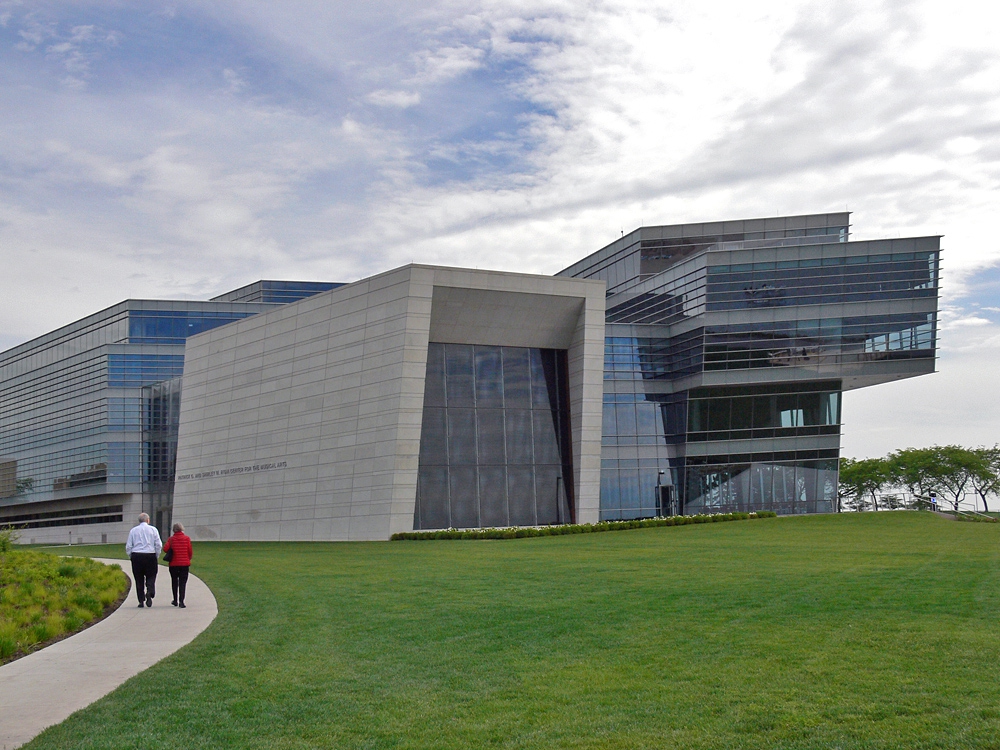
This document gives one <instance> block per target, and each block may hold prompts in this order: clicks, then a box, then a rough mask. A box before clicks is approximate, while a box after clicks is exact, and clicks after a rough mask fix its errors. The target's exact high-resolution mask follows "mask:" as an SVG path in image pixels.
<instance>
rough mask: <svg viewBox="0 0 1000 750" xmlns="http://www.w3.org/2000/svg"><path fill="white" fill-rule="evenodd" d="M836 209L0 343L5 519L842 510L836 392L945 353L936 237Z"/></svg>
mask: <svg viewBox="0 0 1000 750" xmlns="http://www.w3.org/2000/svg"><path fill="white" fill-rule="evenodd" d="M849 219H850V216H849V214H847V213H831V214H815V215H808V216H790V217H775V218H767V219H753V220H740V221H726V222H715V223H702V224H678V225H670V226H655V227H643V228H641V229H637V230H635V231H634V232H632V233H630V234H627V235H624V236H622V237H621V238H620V239H618V240H617V241H615V242H613V243H612V244H610V245H608V246H607V247H604V248H602V249H601V250H598V251H597V252H595V253H593V254H591V255H589V256H588V257H586V258H584V259H583V260H581V261H579V262H577V263H575V264H573V265H572V266H571V267H569V268H567V269H566V270H564V271H562V272H560V274H557V275H556V277H544V276H533V275H528V274H509V273H500V272H492V271H470V270H466V269H448V268H443V267H434V266H418V265H412V266H405V267H403V268H400V269H395V270H393V271H388V272H386V273H384V274H379V275H378V276H375V277H371V278H369V279H362V280H360V281H357V282H354V283H352V284H348V285H340V284H332V283H320V282H278V281H259V282H256V283H254V284H250V285H248V286H246V287H242V288H240V289H237V290H234V291H232V292H229V293H227V294H223V295H220V296H218V297H215V298H214V299H212V300H209V301H148V300H130V301H126V302H123V303H121V304H119V305H116V306H114V307H111V308H108V309H107V310H104V311H102V312H99V313H96V314H94V315H91V316H89V317H87V318H84V319H83V320H80V321H78V322H76V323H73V324H71V325H68V326H65V327H63V328H60V329H59V330H57V331H53V332H52V333H49V334H46V335H44V336H41V337H39V338H37V339H35V340H33V341H29V342H27V343H25V344H22V345H20V346H18V347H15V348H13V349H11V350H9V351H7V352H3V353H0V524H6V523H12V524H15V525H17V526H20V527H22V528H23V529H24V532H23V534H22V536H23V538H24V540H25V541H32V540H33V539H34V540H38V541H42V540H45V541H65V540H66V539H71V540H72V541H74V542H76V541H78V540H81V539H82V540H85V541H101V540H107V539H116V538H118V537H119V536H121V535H122V534H123V533H124V531H125V530H127V528H129V526H131V524H132V522H133V520H134V517H135V515H136V514H137V513H138V512H140V511H146V512H148V513H149V514H150V515H151V517H152V518H153V521H154V523H155V524H156V525H157V526H159V527H160V529H161V530H163V531H165V530H166V528H167V527H168V525H169V524H170V522H171V518H172V514H173V517H174V518H176V517H177V515H176V514H177V513H180V514H182V516H183V520H184V522H185V523H186V524H188V525H189V528H190V529H191V530H192V531H193V534H192V535H193V536H194V537H195V538H201V539H215V538H226V539H317V540H319V539H384V538H386V537H387V536H388V535H389V534H390V533H392V532H395V531H404V530H410V529H434V528H443V527H481V526H503V525H536V524H551V523H563V522H567V521H575V522H587V521H597V520H604V519H629V518H640V517H649V516H655V515H669V514H676V513H684V514H691V513H704V512H716V511H719V512H724V511H730V510H763V509H766V510H774V511H776V512H778V513H780V514H796V513H822V512H833V511H835V510H836V509H837V507H836V491H837V466H838V463H837V461H838V458H839V453H840V432H841V403H842V395H843V393H844V392H845V391H848V390H851V389H854V388H860V387H866V386H871V385H875V384H878V383H885V382H888V381H891V380H895V379H900V378H907V377H913V376H916V375H921V374H925V373H929V372H933V370H934V365H935V355H936V340H937V304H938V267H939V254H940V242H939V238H938V237H916V238H907V239H892V240H869V241H855V240H853V239H852V237H851V232H850V224H849ZM602 343H603V347H602ZM602 349H603V358H602ZM109 535H110V536H109Z"/></svg>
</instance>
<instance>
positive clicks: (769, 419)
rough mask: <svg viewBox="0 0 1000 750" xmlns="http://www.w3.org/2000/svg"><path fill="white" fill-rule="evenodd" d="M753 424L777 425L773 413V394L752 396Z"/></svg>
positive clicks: (757, 425)
mask: <svg viewBox="0 0 1000 750" xmlns="http://www.w3.org/2000/svg"><path fill="white" fill-rule="evenodd" d="M753 426H754V427H757V428H761V427H778V426H779V425H778V424H777V423H776V420H775V414H774V396H754V397H753Z"/></svg>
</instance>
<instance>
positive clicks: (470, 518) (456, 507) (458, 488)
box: [450, 466, 479, 529]
mask: <svg viewBox="0 0 1000 750" xmlns="http://www.w3.org/2000/svg"><path fill="white" fill-rule="evenodd" d="M450 475H451V476H450V480H451V525H452V526H455V527H456V528H460V529H464V528H469V527H475V526H479V497H478V494H479V493H478V488H479V481H478V479H477V477H476V467H475V466H452V467H451V471H450Z"/></svg>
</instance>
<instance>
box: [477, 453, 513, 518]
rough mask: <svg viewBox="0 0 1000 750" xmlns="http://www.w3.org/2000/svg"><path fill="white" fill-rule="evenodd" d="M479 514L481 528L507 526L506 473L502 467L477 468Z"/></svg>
mask: <svg viewBox="0 0 1000 750" xmlns="http://www.w3.org/2000/svg"><path fill="white" fill-rule="evenodd" d="M479 512H480V521H481V522H482V524H483V526H507V525H509V523H510V521H509V520H508V515H507V471H506V469H505V468H504V467H503V466H480V467H479Z"/></svg>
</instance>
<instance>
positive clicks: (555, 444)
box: [531, 409, 559, 464]
mask: <svg viewBox="0 0 1000 750" xmlns="http://www.w3.org/2000/svg"><path fill="white" fill-rule="evenodd" d="M553 416H554V415H553V414H552V412H550V411H546V410H544V409H535V410H533V411H532V412H531V421H532V437H533V439H534V444H535V458H534V463H536V464H558V463H559V441H558V439H557V437H556V426H555V424H554V423H553V421H552V418H553Z"/></svg>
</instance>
